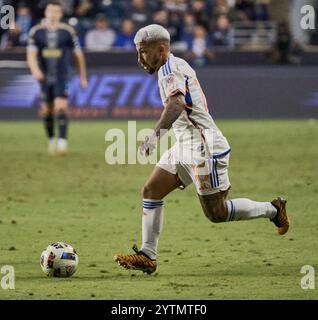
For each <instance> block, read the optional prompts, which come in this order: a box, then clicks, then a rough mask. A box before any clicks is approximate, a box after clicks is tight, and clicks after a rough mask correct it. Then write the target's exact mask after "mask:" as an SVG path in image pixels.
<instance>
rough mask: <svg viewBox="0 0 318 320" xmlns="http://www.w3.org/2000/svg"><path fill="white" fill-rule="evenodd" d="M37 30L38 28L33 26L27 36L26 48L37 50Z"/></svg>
mask: <svg viewBox="0 0 318 320" xmlns="http://www.w3.org/2000/svg"><path fill="white" fill-rule="evenodd" d="M37 30H38V28H36V27H33V28H32V29H31V30H30V32H29V36H28V43H27V50H33V51H38V49H39V46H38V39H37Z"/></svg>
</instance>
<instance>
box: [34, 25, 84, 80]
mask: <svg viewBox="0 0 318 320" xmlns="http://www.w3.org/2000/svg"><path fill="white" fill-rule="evenodd" d="M78 49H80V46H79V41H78V38H77V35H76V32H75V30H74V29H73V28H72V27H71V26H69V25H67V24H65V23H60V24H59V27H58V28H57V29H55V30H49V29H48V28H47V27H46V26H45V25H44V24H38V25H36V26H34V27H33V28H32V29H31V31H30V33H29V40H28V50H36V51H37V52H38V62H39V67H40V69H41V70H42V72H43V73H44V75H45V82H46V83H55V82H58V81H66V79H67V78H68V74H69V72H70V68H71V56H72V54H71V53H72V51H73V50H78Z"/></svg>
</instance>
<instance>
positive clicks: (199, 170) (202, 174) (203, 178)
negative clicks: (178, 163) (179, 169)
mask: <svg viewBox="0 0 318 320" xmlns="http://www.w3.org/2000/svg"><path fill="white" fill-rule="evenodd" d="M192 167H193V169H194V177H195V180H196V184H197V185H198V187H199V190H200V191H204V190H207V189H209V188H210V181H209V178H210V176H209V169H208V167H207V166H206V164H205V163H204V162H203V163H201V164H199V165H197V166H195V165H193V166H192Z"/></svg>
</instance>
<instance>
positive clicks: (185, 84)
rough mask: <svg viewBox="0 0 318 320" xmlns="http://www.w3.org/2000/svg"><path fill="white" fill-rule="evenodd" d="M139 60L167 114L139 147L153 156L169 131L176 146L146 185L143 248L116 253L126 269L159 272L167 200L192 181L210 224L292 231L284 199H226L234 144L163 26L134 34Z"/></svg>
mask: <svg viewBox="0 0 318 320" xmlns="http://www.w3.org/2000/svg"><path fill="white" fill-rule="evenodd" d="M135 44H136V49H137V51H138V62H139V64H140V65H141V66H142V67H143V68H144V70H145V71H147V72H148V73H150V74H153V73H155V72H157V73H158V84H159V88H160V96H161V99H162V103H163V105H164V110H163V112H162V114H161V117H160V120H159V121H158V122H157V124H156V127H155V129H154V133H153V135H152V136H151V137H147V138H146V139H145V141H144V142H143V143H142V144H141V146H140V152H141V153H143V154H145V155H146V156H148V155H150V154H151V153H152V152H153V151H154V149H155V148H156V145H157V143H158V141H159V140H160V138H161V137H162V135H163V134H165V132H166V131H167V130H169V129H170V128H172V129H173V131H174V134H175V136H176V143H175V144H174V145H173V146H172V148H171V149H169V150H167V151H166V152H165V153H164V154H163V155H162V157H161V159H160V161H159V163H158V164H157V165H156V166H155V168H154V170H153V172H152V173H151V175H150V177H149V179H148V181H147V182H146V183H145V185H144V187H143V215H142V246H141V250H138V248H137V246H136V245H134V246H133V249H134V251H135V253H134V254H130V255H126V254H116V255H115V256H114V259H115V261H117V262H118V264H119V265H121V266H123V267H125V268H126V269H135V270H141V271H143V272H146V273H148V274H150V273H153V272H154V271H155V270H156V268H157V260H156V256H157V247H158V240H159V235H160V232H161V230H162V226H163V216H164V214H163V198H164V197H165V196H166V195H167V194H169V193H170V192H171V191H173V190H175V189H176V188H181V189H182V188H185V187H186V186H187V185H189V184H190V183H192V182H193V183H194V184H195V187H196V191H197V194H198V196H199V199H200V203H201V206H202V209H203V212H204V213H205V215H206V217H207V218H208V219H209V220H211V221H212V222H216V223H220V222H228V221H238V220H249V219H255V218H268V219H270V221H272V222H273V223H274V224H275V225H276V227H277V230H278V233H279V234H281V235H283V234H285V233H286V232H287V231H288V228H289V219H288V216H287V212H286V201H285V200H284V199H282V198H280V197H279V198H277V199H274V200H273V201H271V202H256V201H252V200H249V199H231V200H226V198H227V195H228V191H229V189H230V186H231V185H230V181H229V177H228V165H229V157H230V151H231V149H230V146H229V143H228V141H227V140H226V138H225V137H224V136H223V134H222V132H221V131H220V130H219V128H218V127H217V126H216V124H215V123H214V121H213V119H212V117H211V115H210V113H209V109H208V106H207V102H206V99H205V96H204V93H203V92H202V89H201V87H200V84H199V81H198V79H197V77H196V73H195V71H194V70H193V69H192V68H191V67H190V65H189V64H188V63H187V62H186V61H185V60H183V59H180V58H177V57H175V56H174V55H173V54H171V53H170V35H169V32H168V31H167V30H166V29H165V28H163V27H162V26H160V25H156V24H152V25H148V26H146V27H144V28H141V29H140V30H139V31H138V32H137V34H136V36H135Z"/></svg>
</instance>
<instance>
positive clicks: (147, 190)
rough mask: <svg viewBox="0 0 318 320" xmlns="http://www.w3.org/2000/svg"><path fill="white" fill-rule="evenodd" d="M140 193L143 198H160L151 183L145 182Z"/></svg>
mask: <svg viewBox="0 0 318 320" xmlns="http://www.w3.org/2000/svg"><path fill="white" fill-rule="evenodd" d="M141 193H142V197H143V198H144V199H161V197H160V194H159V192H158V191H157V190H156V188H155V186H154V185H153V184H149V183H145V185H144V186H143V188H142V191H141Z"/></svg>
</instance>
